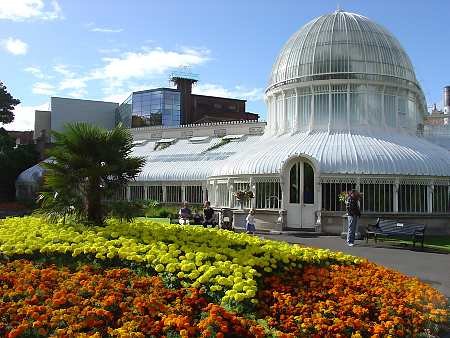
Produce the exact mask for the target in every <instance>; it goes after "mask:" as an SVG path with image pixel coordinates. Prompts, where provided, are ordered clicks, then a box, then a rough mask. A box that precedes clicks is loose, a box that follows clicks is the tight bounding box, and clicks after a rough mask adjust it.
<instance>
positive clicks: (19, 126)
mask: <svg viewBox="0 0 450 338" xmlns="http://www.w3.org/2000/svg"><path fill="white" fill-rule="evenodd" d="M49 108H50V107H49V103H48V102H46V103H43V104H40V105H37V106H24V105H23V104H19V105H17V106H16V107H15V109H14V121H13V122H12V123H8V124H5V125H3V127H4V128H5V129H6V130H34V111H35V110H49ZM0 125H1V123H0Z"/></svg>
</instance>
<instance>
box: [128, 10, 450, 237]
mask: <svg viewBox="0 0 450 338" xmlns="http://www.w3.org/2000/svg"><path fill="white" fill-rule="evenodd" d="M265 102H266V104H267V107H268V118H267V124H266V123H263V122H255V121H244V122H226V123H214V124H202V125H187V126H178V127H170V128H165V127H143V128H135V129H133V130H132V133H133V135H134V139H135V148H134V155H139V156H144V157H145V158H146V159H147V162H146V165H145V167H144V169H143V170H142V172H141V174H140V175H139V177H138V178H137V179H136V181H134V182H132V183H131V184H130V185H129V186H128V188H127V189H126V192H125V191H124V192H123V197H124V198H125V197H127V198H128V199H130V200H146V199H151V200H158V201H160V202H165V203H177V204H178V203H181V202H182V201H187V202H189V203H202V202H203V201H205V200H207V199H208V200H209V201H211V204H212V206H213V207H214V208H216V209H221V208H231V209H233V210H235V215H236V217H235V219H236V220H239V219H240V218H239V217H238V216H239V215H240V213H242V211H240V210H239V209H240V208H239V204H238V201H236V199H235V197H234V194H233V193H234V192H236V191H238V190H251V191H253V193H254V196H255V198H253V199H250V200H248V201H246V202H245V205H244V208H250V207H253V208H255V209H256V220H257V224H256V227H257V228H268V229H277V230H282V229H310V230H316V231H322V232H329V233H339V232H340V231H341V230H342V216H343V214H344V211H345V210H344V209H345V206H344V205H343V203H341V202H339V199H338V196H339V194H340V193H341V192H344V191H348V190H350V189H357V190H359V191H360V192H361V193H362V200H361V209H362V214H363V217H362V220H361V221H362V223H363V224H364V223H367V222H371V221H373V219H374V218H375V217H380V216H381V217H390V218H392V217H394V218H395V219H404V220H409V221H416V222H421V223H426V224H427V225H428V229H429V230H427V232H435V233H444V232H445V233H450V201H449V184H450V153H449V151H448V150H447V149H444V148H443V147H441V146H439V145H437V144H434V143H432V142H430V141H429V140H427V139H425V138H424V137H423V119H424V116H425V114H426V102H425V98H424V94H423V92H422V89H421V87H420V84H419V82H418V81H417V78H416V76H415V73H414V69H413V66H412V64H411V61H410V59H409V57H408V55H407V54H406V52H405V51H404V49H403V48H402V47H401V45H400V43H399V41H398V40H397V39H396V38H395V37H394V36H393V35H392V34H390V33H389V32H388V31H387V30H386V29H385V28H383V27H382V26H380V25H379V24H377V23H374V22H373V21H371V20H369V19H368V18H366V17H364V16H361V15H358V14H354V13H348V12H344V11H336V12H334V13H331V14H327V15H323V16H321V17H318V18H316V19H314V20H312V21H310V22H308V23H307V24H306V25H304V26H303V27H302V28H301V29H300V30H299V31H297V32H296V33H294V34H293V35H292V36H291V37H290V38H289V40H288V41H287V42H286V44H285V45H284V47H283V48H282V49H281V51H280V53H279V55H278V57H277V59H276V61H275V63H274V65H273V68H272V72H271V74H270V77H269V83H268V86H267V89H266V91H265ZM236 225H237V226H239V224H236ZM242 226H243V224H242Z"/></svg>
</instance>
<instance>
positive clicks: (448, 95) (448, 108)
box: [444, 86, 450, 114]
mask: <svg viewBox="0 0 450 338" xmlns="http://www.w3.org/2000/svg"><path fill="white" fill-rule="evenodd" d="M444 113H445V114H448V113H450V86H445V87H444Z"/></svg>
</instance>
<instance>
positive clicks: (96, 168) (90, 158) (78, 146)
mask: <svg viewBox="0 0 450 338" xmlns="http://www.w3.org/2000/svg"><path fill="white" fill-rule="evenodd" d="M52 134H53V137H54V139H55V143H54V147H53V148H51V149H50V150H49V151H48V155H49V156H50V157H51V158H52V161H51V162H50V163H47V164H45V167H46V168H47V169H48V171H47V173H46V174H45V177H44V188H45V189H46V190H47V191H45V192H43V193H42V195H41V196H42V207H43V209H44V213H46V214H47V215H49V216H52V215H53V216H54V215H58V214H59V215H61V216H63V215H66V214H67V213H69V212H70V211H72V212H73V213H74V214H75V215H77V218H84V219H86V220H87V221H88V222H89V223H93V224H103V221H104V218H105V214H106V210H105V206H104V205H103V204H102V200H104V199H105V198H109V197H112V195H113V194H114V193H115V192H116V191H118V190H119V189H121V188H123V187H124V186H126V184H127V183H128V182H129V181H130V180H132V179H134V178H135V177H136V176H137V175H138V174H139V172H140V170H141V168H142V167H143V166H144V164H145V159H144V158H142V157H132V156H130V155H131V151H132V148H133V137H132V135H131V134H130V132H129V131H128V130H127V129H125V128H124V127H122V126H121V125H119V126H117V127H116V128H114V129H113V130H111V131H108V130H106V129H103V128H100V127H97V126H94V125H91V124H87V123H73V124H68V125H66V126H65V130H64V131H63V132H62V133H59V132H53V133H52Z"/></svg>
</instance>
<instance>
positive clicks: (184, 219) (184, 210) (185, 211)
mask: <svg viewBox="0 0 450 338" xmlns="http://www.w3.org/2000/svg"><path fill="white" fill-rule="evenodd" d="M178 216H179V218H180V224H181V225H189V219H190V218H191V216H192V213H191V209H189V207H188V204H187V202H183V205H182V207H181V209H180V211H178Z"/></svg>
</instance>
